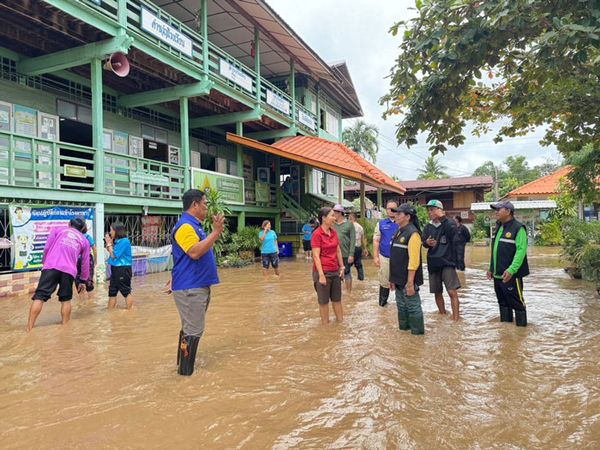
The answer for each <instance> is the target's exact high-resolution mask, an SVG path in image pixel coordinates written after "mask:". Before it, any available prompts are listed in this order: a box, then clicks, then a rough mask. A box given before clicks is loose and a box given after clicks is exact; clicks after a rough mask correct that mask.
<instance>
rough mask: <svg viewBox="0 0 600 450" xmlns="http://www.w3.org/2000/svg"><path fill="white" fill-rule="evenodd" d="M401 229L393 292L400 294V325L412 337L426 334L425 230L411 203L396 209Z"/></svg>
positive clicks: (392, 256) (393, 259)
mask: <svg viewBox="0 0 600 450" xmlns="http://www.w3.org/2000/svg"><path fill="white" fill-rule="evenodd" d="M393 211H394V213H396V217H395V222H396V224H398V226H399V227H400V228H399V229H398V231H396V234H395V235H394V237H393V239H392V248H391V251H390V289H391V290H395V291H396V306H397V307H398V326H399V328H400V329H401V330H408V329H410V330H411V333H412V334H424V333H425V324H424V321H423V308H422V307H421V297H420V296H419V286H421V285H422V284H423V267H422V262H421V244H422V242H421V229H420V225H419V219H418V218H417V211H416V210H415V208H413V207H412V206H411V205H409V204H408V203H404V204H403V205H400V206H399V207H398V208H394V209H393Z"/></svg>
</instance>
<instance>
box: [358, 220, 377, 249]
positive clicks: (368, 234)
mask: <svg viewBox="0 0 600 450" xmlns="http://www.w3.org/2000/svg"><path fill="white" fill-rule="evenodd" d="M357 222H358V223H360V224H361V225H362V227H363V229H364V230H365V239H366V240H367V250H368V251H369V255H372V254H373V234H374V233H375V225H377V219H358V220H357Z"/></svg>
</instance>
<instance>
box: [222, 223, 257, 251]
mask: <svg viewBox="0 0 600 450" xmlns="http://www.w3.org/2000/svg"><path fill="white" fill-rule="evenodd" d="M259 231H260V228H259V227H245V228H244V229H243V230H241V231H238V232H237V233H233V234H232V235H231V242H230V243H229V244H228V245H227V250H228V251H229V252H232V253H237V252H243V251H254V250H256V249H257V248H259V247H260V240H259V239H258V233H259Z"/></svg>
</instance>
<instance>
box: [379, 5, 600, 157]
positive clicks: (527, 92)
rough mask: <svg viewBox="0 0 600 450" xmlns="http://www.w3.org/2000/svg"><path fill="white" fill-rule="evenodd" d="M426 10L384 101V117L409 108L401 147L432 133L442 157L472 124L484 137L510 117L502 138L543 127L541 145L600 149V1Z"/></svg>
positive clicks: (407, 27) (565, 150)
mask: <svg viewBox="0 0 600 450" xmlns="http://www.w3.org/2000/svg"><path fill="white" fill-rule="evenodd" d="M416 6H417V9H418V16H417V17H416V18H414V19H412V20H409V21H405V22H402V27H403V30H404V32H403V38H404V40H403V42H402V43H401V45H400V55H399V56H398V58H397V60H396V61H395V65H394V67H393V68H392V70H391V74H390V90H389V93H388V94H387V95H385V96H384V97H382V99H381V103H382V104H386V110H385V112H384V117H389V116H392V115H395V114H397V113H398V111H399V108H401V110H402V113H403V115H402V121H401V122H400V123H399V124H398V128H397V133H396V136H397V139H398V142H399V143H404V144H406V145H408V146H411V145H415V144H417V136H418V135H419V134H420V133H426V134H427V136H428V138H427V142H428V143H429V144H430V147H429V149H430V151H431V152H432V153H433V154H436V153H440V152H444V151H446V148H447V146H452V147H457V146H460V145H462V143H463V142H464V139H465V136H464V127H465V124H466V123H467V121H469V122H471V123H473V124H474V133H481V132H484V131H485V130H486V129H487V128H488V126H489V124H491V123H493V122H496V121H497V120H499V119H505V120H508V125H506V126H504V127H502V128H501V131H500V133H499V134H498V135H497V136H496V140H501V139H502V138H503V137H510V136H518V135H522V134H524V133H526V132H528V131H529V130H530V129H531V128H532V127H539V126H542V127H545V128H546V130H547V131H546V134H545V136H544V139H543V140H542V142H541V143H542V144H543V145H556V146H557V148H558V150H559V151H560V152H561V153H562V154H563V155H565V156H569V155H571V154H574V153H576V152H578V151H580V150H581V149H582V147H583V146H584V145H585V144H587V143H593V144H594V146H595V148H600V133H598V131H597V130H598V129H600V111H599V109H600V106H599V105H600V2H597V1H582V2H575V1H571V2H567V1H559V2H548V1H546V0H514V1H508V0H485V1H472V0H446V1H439V2H426V1H422V2H421V1H418V2H416ZM490 71H493V79H492V81H491V82H490V81H489V80H488V79H487V77H486V74H487V73H489V72H490ZM475 80H482V81H485V83H477V82H476V81H475ZM496 80H498V81H497V82H496ZM399 98H402V101H401V102H399V101H398V99H399Z"/></svg>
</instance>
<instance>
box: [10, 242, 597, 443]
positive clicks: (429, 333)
mask: <svg viewBox="0 0 600 450" xmlns="http://www.w3.org/2000/svg"><path fill="white" fill-rule="evenodd" d="M488 251H489V250H488V249H486V248H470V249H468V250H467V252H468V254H467V267H468V269H467V271H466V273H465V274H464V276H463V275H462V274H461V281H462V282H463V283H464V288H463V289H461V290H460V298H461V303H462V304H461V307H462V317H463V320H462V321H460V322H459V323H453V322H452V321H451V320H450V319H449V318H447V317H441V316H439V315H438V314H437V310H436V307H435V302H434V299H433V295H432V294H429V293H428V288H427V283H426V285H425V288H424V289H422V291H421V292H422V293H421V297H422V299H423V309H424V312H425V329H426V334H425V336H412V335H411V334H410V333H408V332H400V331H399V330H398V324H397V315H396V306H395V302H392V303H391V304H390V305H388V306H387V307H386V308H380V307H379V306H378V305H377V294H378V287H377V286H378V284H377V281H376V271H375V267H374V266H373V263H372V261H371V260H368V261H365V266H366V269H367V270H366V275H367V280H366V281H364V282H357V281H356V280H355V282H354V285H355V289H354V291H353V295H352V297H350V298H349V297H348V296H344V299H343V306H344V313H345V321H344V322H343V323H341V324H332V325H330V326H328V327H322V326H320V325H319V313H318V307H317V302H316V295H315V293H314V290H313V287H312V284H311V278H310V270H311V264H310V263H307V262H305V261H304V260H303V259H302V260H301V259H298V260H294V261H289V260H284V261H283V262H282V265H281V271H282V276H281V278H280V279H275V278H274V277H270V278H268V280H266V281H265V280H264V279H263V276H262V274H261V269H260V267H259V265H258V264H256V265H255V266H252V267H249V268H243V269H225V270H221V271H220V276H221V284H220V285H219V286H217V287H216V288H214V290H213V297H212V302H211V305H210V308H209V310H208V315H207V327H206V333H205V335H204V337H203V338H202V340H201V342H200V347H199V350H198V359H197V362H196V372H195V373H194V375H193V376H192V377H189V378H187V377H180V376H178V375H177V374H176V369H177V368H176V361H175V360H176V346H177V336H178V332H179V325H180V323H179V316H178V314H177V311H176V308H175V305H174V303H173V301H172V299H171V297H169V296H166V295H164V294H162V293H161V292H160V291H161V290H162V286H163V284H164V282H165V281H166V280H167V279H168V277H169V274H168V273H161V274H156V275H149V276H146V277H143V278H136V279H134V296H135V299H136V308H135V309H134V310H133V311H131V312H127V311H125V310H123V309H120V310H117V311H113V312H110V313H109V312H108V311H106V309H105V307H106V302H107V296H106V286H102V287H100V289H99V290H98V292H97V293H96V299H95V300H92V301H90V302H88V303H87V304H83V303H81V302H79V301H77V300H74V301H73V314H72V320H71V322H70V324H68V325H67V326H64V327H63V326H61V325H59V324H58V323H59V320H60V314H59V303H58V301H57V299H56V298H53V299H52V300H51V301H50V302H48V304H47V305H46V307H45V308H44V310H43V312H42V314H41V315H40V318H39V319H38V322H37V327H36V328H35V329H34V330H33V331H32V332H31V333H29V334H27V333H26V332H25V324H26V318H27V313H28V309H29V306H30V300H29V299H28V298H27V297H20V298H11V299H3V300H0V327H1V328H0V330H1V332H0V355H1V359H0V411H1V414H0V440H1V441H2V443H3V444H2V448H5V449H7V448H10V449H13V448H19V449H21V448H35V449H46V448H72V449H79V448H85V449H96V448H119V449H127V448H182V449H195V448H218V449H230V448H249V449H266V448H274V449H286V448H318V449H320V448H366V449H395V448H398V449H404V448H410V449H434V448H457V449H488V448H497V449H508V448H510V449H532V448H539V449H546V448H578V449H579V448H584V449H588V448H589V449H597V448H600V369H599V367H598V355H599V354H600V298H599V297H598V296H597V295H596V294H595V290H594V286H592V285H588V284H585V283H583V282H580V281H574V280H570V279H569V277H568V276H567V275H566V274H565V273H564V272H563V270H562V268H561V264H560V262H559V261H558V257H557V253H558V252H557V250H553V249H531V250H530V256H529V262H530V266H531V268H532V275H531V276H529V277H527V278H526V279H525V283H524V284H525V289H524V295H525V299H526V301H527V304H528V310H529V311H528V319H529V325H528V326H527V327H526V328H517V327H516V326H515V325H514V323H513V324H508V323H500V322H499V320H498V307H497V302H496V299H495V296H494V294H493V286H492V283H491V282H488V281H487V280H486V279H485V268H486V267H487V261H488V259H487V258H488ZM354 274H355V275H356V272H354ZM446 300H447V307H449V299H448V298H447V296H446ZM120 301H121V302H122V299H121V300H120ZM120 307H121V308H122V307H123V304H122V303H121V304H120Z"/></svg>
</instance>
